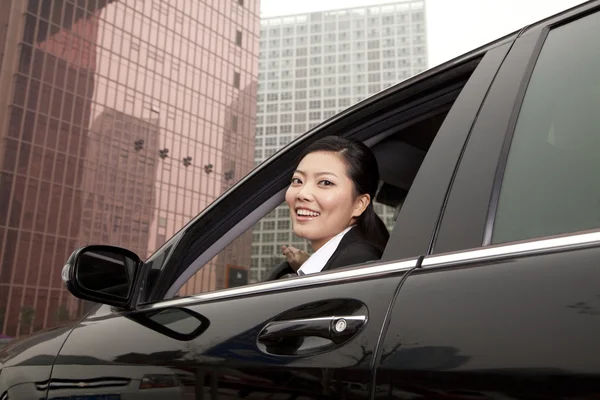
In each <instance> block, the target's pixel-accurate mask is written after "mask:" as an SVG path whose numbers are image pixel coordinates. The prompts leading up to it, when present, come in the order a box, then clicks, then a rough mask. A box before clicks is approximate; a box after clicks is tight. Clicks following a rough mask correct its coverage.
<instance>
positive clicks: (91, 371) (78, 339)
mask: <svg viewBox="0 0 600 400" xmlns="http://www.w3.org/2000/svg"><path fill="white" fill-rule="evenodd" d="M508 47H509V43H508V42H507V43H504V42H502V43H498V44H497V48H498V51H497V52H492V51H490V53H489V54H485V52H481V53H478V54H475V55H470V56H468V57H466V58H465V59H462V60H458V61H457V62H456V65H453V66H452V68H449V71H447V72H439V71H438V72H436V73H435V74H432V76H435V79H422V80H421V85H419V84H414V85H407V87H408V88H409V89H407V90H405V91H404V92H403V93H399V94H394V95H393V96H391V95H387V94H384V95H382V96H380V97H377V96H376V97H375V98H374V99H373V100H372V102H371V103H368V104H365V105H364V106H363V107H362V108H360V109H358V110H349V111H348V112H347V113H346V114H342V115H341V116H340V117H339V119H337V120H335V121H333V122H332V123H331V124H325V125H324V126H323V127H322V130H321V131H318V132H317V133H315V134H313V135H307V136H306V137H305V138H303V139H301V140H300V141H298V142H296V143H294V145H293V146H291V147H289V148H286V149H284V150H283V151H282V152H281V153H279V154H278V155H277V156H276V157H275V158H274V159H272V160H271V161H270V162H267V163H266V164H265V166H263V167H259V168H258V170H257V171H256V172H255V173H253V174H251V175H250V176H248V177H247V178H245V179H244V180H242V181H241V182H240V184H239V185H237V186H236V188H235V189H234V190H233V191H231V192H230V193H228V194H227V195H226V196H224V197H223V198H222V199H220V200H219V201H217V202H216V203H215V204H214V205H213V206H211V207H210V208H209V209H208V210H206V211H205V212H204V213H203V214H202V215H201V216H199V217H198V218H197V219H196V220H194V221H192V222H191V223H190V224H189V225H188V226H187V227H185V228H184V229H183V230H182V231H181V232H180V233H179V234H177V235H176V236H175V237H173V238H172V239H171V240H170V241H169V242H168V243H166V244H165V245H164V246H163V247H162V248H161V249H160V250H159V251H158V252H157V253H156V254H155V255H153V256H152V257H151V258H150V259H149V260H147V261H146V263H145V271H146V272H145V273H146V274H147V275H146V277H145V278H144V279H142V280H143V282H144V284H143V287H142V288H141V292H140V293H141V294H140V299H139V304H138V305H137V306H136V307H135V309H133V310H118V309H113V308H111V307H109V306H106V305H105V306H101V307H99V308H97V309H95V310H94V311H93V312H92V313H91V314H90V315H89V316H88V317H87V318H86V319H85V320H84V321H82V322H81V323H80V324H79V325H78V326H77V327H76V328H75V329H74V330H73V332H72V333H71V334H70V336H69V338H68V340H67V342H66V343H65V345H64V346H63V347H62V349H61V352H60V354H59V356H58V357H57V360H56V363H55V365H54V368H53V371H52V379H51V382H50V383H49V388H50V389H49V396H48V398H50V399H60V398H65V397H69V396H80V397H81V396H88V398H93V396H96V395H97V396H100V395H102V396H105V397H104V398H115V399H117V398H144V399H149V398H153V397H155V398H164V397H170V398H213V399H217V398H225V399H227V398H231V399H238V398H250V399H251V398H265V397H269V396H271V397H273V398H310V399H313V398H319V399H327V398H331V399H340V398H348V399H350V398H356V399H367V398H370V396H371V390H372V387H373V385H372V383H373V380H372V376H373V371H374V365H375V358H374V357H375V354H377V346H378V345H379V344H380V338H381V332H382V327H383V326H384V324H385V321H386V316H387V315H388V313H389V310H390V304H391V303H392V300H393V298H394V296H395V295H396V293H397V290H398V289H399V287H400V286H401V283H402V282H403V280H404V279H405V276H406V275H407V273H408V272H409V271H411V270H414V269H415V268H416V267H417V266H418V264H419V263H420V262H421V261H422V257H420V256H418V255H415V256H406V257H405V256H401V255H395V252H397V251H398V249H399V248H402V249H407V246H406V244H405V243H403V242H402V238H405V237H407V236H408V234H409V232H418V234H417V235H415V237H413V238H412V241H411V244H412V245H414V246H415V248H418V249H424V250H425V251H427V249H428V248H429V247H430V245H431V242H432V238H433V233H434V229H435V227H436V225H437V222H438V220H439V217H440V213H441V205H442V204H443V201H444V199H445V197H446V192H447V190H448V188H449V187H450V182H451V179H452V176H453V171H454V169H455V167H456V165H457V163H458V159H459V156H460V153H461V152H462V149H463V147H464V144H465V141H466V138H467V134H468V128H467V129H466V130H458V131H457V130H456V128H457V126H460V124H463V125H465V124H466V125H469V126H470V124H472V119H471V120H468V121H465V119H466V118H467V117H469V118H474V116H475V115H476V113H477V111H478V109H479V106H480V102H481V100H482V99H483V98H484V97H485V94H486V92H487V88H488V85H489V82H490V81H491V79H492V78H493V76H494V74H495V72H496V70H497V68H498V67H499V65H500V64H501V62H502V59H503V57H504V55H505V54H506V51H507V49H508ZM436 85H438V86H440V85H441V86H443V87H440V88H436ZM463 93H464V95H463ZM386 96H387V97H386ZM402 96H405V97H404V98H403V97H402ZM456 96H458V99H457V98H456ZM398 104H400V105H401V108H400V109H401V111H399V112H398V113H396V114H395V111H393V110H396V109H398ZM434 106H435V107H437V109H435V108H434ZM390 107H392V108H393V109H391V108H390ZM448 109H450V112H448ZM440 110H441V111H442V112H444V113H447V117H446V118H445V120H444V121H443V122H444V123H443V124H442V127H441V128H440V129H439V131H438V130H437V128H436V130H435V131H433V132H431V133H432V135H431V137H432V140H433V137H434V136H435V140H433V144H432V145H431V148H430V149H429V151H428V152H427V155H426V157H425V159H424V161H423V164H422V165H421V167H420V169H419V173H418V176H417V178H415V179H414V182H413V183H412V186H411V188H410V190H409V192H408V197H407V198H406V203H405V206H406V209H405V206H402V209H401V210H400V213H399V215H398V220H397V222H396V224H395V227H394V230H393V232H392V235H391V238H390V241H389V243H388V246H387V247H386V250H385V252H384V254H383V259H382V260H381V261H378V262H373V263H369V264H366V265H360V266H357V267H354V268H348V269H344V270H340V271H333V272H327V273H321V274H318V275H308V276H303V277H298V278H292V279H285V280H279V281H274V282H263V283H258V284H253V285H247V286H241V287H233V288H228V289H226V290H216V291H209V292H205V293H199V294H194V295H192V296H187V297H181V298H178V297H177V296H174V295H175V294H176V293H178V291H179V290H180V288H181V287H182V286H183V287H188V286H189V285H188V283H189V282H190V280H191V281H194V276H195V274H197V273H198V272H197V271H199V273H201V274H204V273H206V275H204V278H207V279H206V280H208V281H209V282H215V281H218V280H219V279H221V278H222V277H221V278H220V277H219V276H218V274H215V275H211V274H212V273H213V272H216V271H215V270H214V268H213V264H211V262H212V261H211V260H212V259H213V257H215V256H216V255H217V254H218V253H219V252H220V251H221V250H222V249H223V248H224V247H225V245H227V244H230V243H232V240H233V238H235V237H243V236H244V235H245V233H244V232H248V230H249V229H250V228H251V227H252V226H253V224H255V223H256V222H257V221H258V220H259V218H260V216H261V215H265V214H268V213H270V211H271V210H273V209H275V207H276V206H277V205H278V204H279V201H280V200H277V199H280V198H281V196H280V195H281V193H282V192H281V191H282V189H284V188H285V180H286V179H287V178H289V172H290V168H292V166H293V165H294V161H293V160H294V159H295V156H296V155H297V154H298V153H299V152H300V151H301V150H302V149H303V148H304V146H306V145H307V144H308V143H310V142H311V141H312V140H315V139H316V138H318V137H319V136H324V135H326V134H334V133H336V131H335V129H338V132H337V133H338V134H340V132H343V133H344V134H345V135H348V136H351V135H353V134H354V135H356V136H355V137H357V138H359V139H361V140H366V141H369V140H370V139H372V138H374V137H375V136H376V135H377V134H379V133H385V132H387V131H389V130H390V127H394V126H398V127H399V128H398V129H400V128H401V127H402V126H405V125H406V126H412V125H411V124H410V123H409V122H410V121H409V120H408V117H407V116H408V115H410V118H412V119H415V120H420V121H422V120H423V118H424V116H427V117H429V118H432V121H440V122H439V123H441V118H440V115H446V114H440ZM394 118H397V119H394ZM466 125H465V126H466ZM431 126H436V125H435V124H433V125H431ZM436 132H437V136H436V135H435V134H436ZM399 133H400V134H401V136H402V134H403V133H405V132H403V131H402V132H399ZM412 133H413V135H417V134H420V133H423V131H421V130H417V131H413V132H412ZM360 135H362V136H360ZM402 137H403V136H402ZM416 138H417V139H419V137H418V135H417V137H416ZM445 144H451V145H452V146H451V148H448V147H447V146H445ZM384 147H385V146H384ZM432 180H435V182H436V183H437V184H438V185H439V186H438V185H436V186H431V185H430V186H429V188H430V190H427V185H426V182H427V181H432ZM278 196H279V197H278ZM419 205H420V207H418V206H419ZM417 209H418V212H419V213H420V214H419V215H423V216H424V218H423V219H413V220H412V222H411V221H410V220H409V219H408V218H407V216H406V214H407V213H411V214H412V213H415V212H417ZM240 235H241V236H240ZM412 251H414V249H413V250H412ZM202 266H203V267H202ZM200 267H202V268H200ZM224 281H227V280H226V279H225V280H224ZM186 282H187V283H186ZM186 285H187V286H186ZM179 293H181V292H179Z"/></svg>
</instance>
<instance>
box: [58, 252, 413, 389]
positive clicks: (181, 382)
mask: <svg viewBox="0 0 600 400" xmlns="http://www.w3.org/2000/svg"><path fill="white" fill-rule="evenodd" d="M415 265H416V260H415V259H411V260H407V261H403V262H392V263H386V264H369V266H363V267H357V268H352V269H347V270H344V271H339V272H332V273H324V274H319V275H315V276H308V277H302V278H293V279H286V280H281V281H277V282H270V283H264V284H258V285H252V286H246V287H241V288H234V289H230V290H225V291H219V292H213V293H208V294H204V295H199V296H195V297H189V298H180V299H174V300H170V301H164V302H160V303H155V304H154V305H150V306H147V307H146V308H143V309H140V310H137V311H135V312H125V313H118V312H110V311H109V310H107V309H106V308H105V307H103V308H102V309H101V310H99V312H98V313H97V314H96V315H91V316H90V317H89V318H88V319H87V320H85V321H83V322H82V323H81V324H80V325H79V326H78V327H77V328H76V329H75V330H74V331H73V332H72V334H71V336H70V337H69V340H68V341H67V343H65V345H64V347H63V348H62V350H61V352H60V355H59V356H58V358H57V362H56V365H55V366H54V370H53V374H52V381H51V384H50V391H49V393H50V395H49V398H50V399H57V398H64V397H68V396H83V397H79V398H96V397H93V395H96V394H100V393H101V394H103V395H105V396H113V397H106V398H111V399H112V398H115V399H116V398H144V399H150V398H171V399H177V398H181V399H184V398H213V399H216V398H219V399H221V398H225V399H227V398H230V399H238V398H248V399H252V398H264V397H265V396H267V395H269V394H277V395H284V397H283V398H295V397H297V398H308V399H312V398H320V399H323V398H331V399H339V398H356V399H361V398H362V399H367V398H369V391H368V388H369V385H370V381H371V372H372V370H371V365H372V362H373V359H372V358H373V355H374V352H375V346H376V343H377V340H378V338H379V334H380V331H381V327H382V324H383V320H384V316H385V313H386V311H387V309H388V306H389V304H390V303H391V300H392V297H393V295H394V292H395V290H396V288H397V287H398V285H399V284H400V281H401V279H402V278H403V276H404V274H405V272H406V271H408V270H410V269H412V268H413V267H414V266H415ZM85 396H90V397H85ZM136 396H137V397H136ZM153 396H154V397H153Z"/></svg>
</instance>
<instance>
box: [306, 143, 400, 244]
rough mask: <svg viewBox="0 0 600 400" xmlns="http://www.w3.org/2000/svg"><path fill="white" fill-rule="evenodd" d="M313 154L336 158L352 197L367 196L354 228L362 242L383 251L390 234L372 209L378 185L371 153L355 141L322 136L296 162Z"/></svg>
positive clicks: (377, 171) (375, 162)
mask: <svg viewBox="0 0 600 400" xmlns="http://www.w3.org/2000/svg"><path fill="white" fill-rule="evenodd" d="M317 151H327V152H332V153H336V154H338V155H339V156H340V157H341V158H342V160H343V161H344V163H345V164H346V168H347V173H348V176H349V177H350V179H351V180H352V182H353V183H354V190H355V192H356V195H361V194H368V195H370V196H371V201H370V202H369V205H368V207H367V208H366V210H365V211H364V212H363V213H362V214H361V215H360V216H359V217H358V218H357V219H356V228H358V230H359V232H360V233H361V235H362V236H363V237H364V238H365V239H367V240H368V241H370V242H372V243H373V245H375V246H376V247H377V248H378V249H379V250H380V251H383V250H384V249H385V245H386V244H387V241H388V239H389V237H390V234H389V232H388V230H387V228H386V226H385V224H384V223H383V221H382V220H381V218H379V216H378V215H377V214H376V213H375V209H374V208H373V199H374V198H375V194H376V193H377V186H378V185H379V166H378V165H377V159H376V158H375V156H374V155H373V152H372V151H371V149H369V148H368V147H367V146H366V145H365V144H364V143H362V142H359V141H357V140H351V139H345V138H342V137H339V136H326V137H324V138H322V139H319V140H317V141H316V142H314V143H313V144H311V145H310V146H308V148H306V150H304V152H302V154H301V155H300V158H299V159H298V160H299V162H300V160H302V159H303V158H304V157H305V156H306V155H308V154H310V153H314V152H317Z"/></svg>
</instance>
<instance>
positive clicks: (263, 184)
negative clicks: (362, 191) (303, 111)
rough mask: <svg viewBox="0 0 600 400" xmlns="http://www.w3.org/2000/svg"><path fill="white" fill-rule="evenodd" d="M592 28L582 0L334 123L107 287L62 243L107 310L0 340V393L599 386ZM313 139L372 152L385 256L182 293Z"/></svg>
mask: <svg viewBox="0 0 600 400" xmlns="http://www.w3.org/2000/svg"><path fill="white" fill-rule="evenodd" d="M599 33H600V2H598V1H592V2H589V3H585V4H583V5H581V6H579V7H577V8H574V9H571V10H567V11H565V12H564V13H561V14H560V15H557V16H554V17H551V18H548V19H546V20H543V21H540V22H539V23H536V24H534V25H531V26H529V27H526V28H524V29H522V30H520V31H519V32H515V33H513V34H511V35H508V36H506V37H504V38H501V39H500V40H498V41H495V42H493V43H491V44H489V45H487V46H485V47H483V48H480V49H477V50H475V51H473V52H471V53H469V54H467V55H465V56H463V57H460V58H457V59H455V60H453V61H451V62H448V63H446V64H444V65H442V66H439V67H437V68H434V69H431V70H429V71H427V72H425V73H423V74H421V75H419V76H416V77H414V78H412V79H409V80H407V81H405V82H402V83H400V84H398V85H397V86H395V87H392V88H390V89H388V90H385V91H383V92H381V93H379V94H377V95H375V96H373V97H371V98H369V99H367V100H366V101H364V102H362V103H360V104H357V105H355V106H354V107H351V108H350V109H348V110H346V111H344V112H342V113H340V114H338V115H336V116H335V117H333V118H331V119H330V120H328V121H326V122H324V123H323V124H321V125H320V126H319V127H317V128H315V129H314V130H312V131H310V132H309V133H307V134H306V135H304V136H302V137H301V138H299V139H297V140H296V141H294V142H293V143H292V144H290V145H288V146H287V147H285V148H284V149H282V150H281V151H280V152H279V153H277V154H276V155H275V156H274V157H272V158H271V159H269V160H268V161H267V162H265V163H264V164H263V165H261V166H259V167H258V168H257V169H256V170H255V171H253V172H252V173H251V174H249V175H248V176H247V177H245V178H244V179H243V180H242V181H240V182H239V183H238V184H237V185H236V186H235V187H234V188H232V189H231V190H230V191H229V192H227V193H226V194H224V195H223V196H222V197H221V198H220V199H218V200H217V201H216V202H215V203H214V204H212V205H211V206H210V207H208V208H207V209H206V210H205V211H203V212H202V213H201V214H200V215H199V216H198V217H197V218H195V219H194V220H193V221H191V222H190V223H189V224H188V225H187V226H186V227H184V228H183V229H182V230H181V231H180V232H179V233H177V234H176V235H175V236H174V237H173V238H171V239H170V240H169V241H168V242H167V243H166V244H165V245H164V246H163V247H162V248H161V249H159V250H158V251H157V252H156V253H155V254H154V255H153V256H152V257H150V259H148V260H146V261H145V262H143V263H142V262H141V261H139V260H137V259H136V258H135V255H130V256H129V257H130V258H129V259H130V261H132V268H131V271H133V272H132V274H131V275H130V276H128V277H127V278H126V280H125V281H122V282H118V284H117V283H115V284H114V285H113V286H115V287H116V286H117V285H121V286H119V288H120V289H119V291H114V292H112V293H111V294H107V292H106V291H104V292H102V290H103V289H106V288H110V287H111V285H112V284H111V279H113V278H112V277H111V276H110V275H107V276H105V277H104V278H102V279H104V281H103V282H107V285H106V286H104V287H102V288H96V290H95V291H94V290H87V291H86V290H84V288H82V286H81V285H79V284H78V283H77V279H79V278H78V276H77V273H76V267H77V262H78V260H79V259H80V257H81V253H75V254H74V256H73V258H72V259H71V260H70V263H71V264H68V265H69V266H68V267H67V268H66V269H65V272H64V279H65V281H66V282H68V283H69V284H70V285H71V286H70V287H71V289H72V291H73V292H74V293H75V294H76V295H78V296H80V297H82V298H86V299H91V300H95V301H99V302H103V303H105V304H104V305H101V306H98V307H96V308H94V309H93V311H92V312H90V313H89V315H87V316H86V317H85V318H84V319H83V320H81V321H80V322H78V323H77V324H75V325H74V326H70V327H64V328H56V329H54V330H51V331H48V332H44V333H42V334H38V335H36V336H33V337H30V338H27V339H24V340H23V341H20V342H16V343H13V344H11V345H9V346H8V347H6V348H4V349H1V350H0V399H2V400H6V399H34V398H35V399H44V398H48V399H64V398H69V399H74V398H78V399H80V398H85V399H128V398H145V399H151V398H172V399H176V398H182V399H183V398H196V399H208V398H210V399H241V398H244V399H258V398H261V399H262V398H273V399H275V398H281V399H373V398H386V399H598V398H600V340H599V338H600V232H599V231H598V229H599V228H600V183H599V182H600V180H599V179H598V176H600V175H599V174H600V79H598V71H600V46H598V44H597V41H598V39H597V38H598V35H599ZM327 135H342V136H345V137H351V138H355V139H359V140H363V141H365V143H367V144H368V145H369V146H371V148H372V149H373V151H374V153H375V154H376V156H377V158H378V161H379V164H380V169H381V180H382V181H383V186H382V187H383V188H386V190H382V191H381V192H380V196H381V197H382V201H385V202H386V204H390V205H397V206H398V208H399V212H398V216H397V219H396V222H395V226H394V229H393V231H392V233H391V237H390V240H389V243H388V245H387V247H386V249H385V252H384V254H383V257H382V259H381V260H380V261H378V262H373V263H369V264H367V265H358V266H354V267H351V268H347V269H342V270H337V271H333V272H328V273H322V274H316V275H309V276H303V277H298V278H293V279H285V280H279V281H273V282H263V283H258V284H253V285H247V286H241V287H234V288H229V289H225V290H218V291H213V292H209V293H200V294H198V295H194V296H191V297H182V298H179V297H177V296H176V294H177V292H178V290H179V288H181V286H182V285H183V284H185V282H186V281H187V280H188V279H189V278H190V277H191V276H193V274H194V273H196V272H197V271H198V269H199V268H201V267H202V266H203V265H205V264H207V263H208V262H209V261H210V260H211V259H212V258H213V257H214V256H215V255H217V254H218V253H219V252H220V251H221V249H223V248H224V247H225V246H226V245H227V244H228V243H230V242H232V241H233V240H234V239H235V238H236V237H238V236H239V235H241V234H242V233H243V232H245V231H246V230H247V229H249V228H250V227H252V225H253V224H255V223H256V222H257V221H259V220H260V219H261V218H262V217H263V216H265V215H266V214H268V213H269V212H270V211H271V210H272V209H274V208H275V207H276V206H277V205H278V204H280V203H281V201H282V198H283V193H284V191H285V188H286V185H287V182H288V179H289V176H290V173H291V169H292V168H293V166H294V161H295V158H296V156H297V155H298V154H299V152H301V151H302V150H303V149H304V148H306V146H307V145H309V144H310V143H312V142H313V141H314V140H316V139H318V138H320V137H323V136H327ZM107 249H108V248H106V249H105V250H107ZM114 251H115V252H119V251H120V250H117V249H115V250H114ZM122 254H125V253H122ZM78 257H79V258H78ZM98 279H100V278H98ZM115 279H116V278H115ZM115 282H116V280H115ZM84 286H85V285H84ZM123 290H124V291H123ZM119 293H121V295H119ZM341 319H343V320H344V325H343V326H344V327H346V329H345V330H342V332H337V331H336V330H335V327H336V326H337V324H338V323H339V321H340V320H341Z"/></svg>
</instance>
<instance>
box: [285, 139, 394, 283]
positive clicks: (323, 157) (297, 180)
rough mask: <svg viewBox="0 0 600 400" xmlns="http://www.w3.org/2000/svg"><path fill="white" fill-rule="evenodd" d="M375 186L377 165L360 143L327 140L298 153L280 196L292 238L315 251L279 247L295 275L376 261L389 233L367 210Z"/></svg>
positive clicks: (370, 206)
mask: <svg viewBox="0 0 600 400" xmlns="http://www.w3.org/2000/svg"><path fill="white" fill-rule="evenodd" d="M378 182H379V169H378V166H377V160H376V159H375V156H374V155H373V153H372V152H371V150H370V149H369V148H368V147H367V146H366V145H364V144H363V143H361V142H358V141H351V140H348V139H344V138H341V137H336V136H329V137H326V138H323V139H321V140H319V141H317V142H315V143H314V144H313V145H312V146H310V147H309V148H308V149H307V150H306V151H305V152H304V154H303V155H302V156H301V157H300V163H299V164H298V167H297V168H296V171H295V172H294V174H293V176H292V179H291V183H290V186H289V188H288V190H287V192H286V195H285V201H286V203H287V205H288V207H289V209H290V216H291V219H292V224H293V230H294V233H295V234H296V235H297V236H299V237H301V238H304V239H307V240H309V241H310V244H311V247H312V249H313V251H315V253H314V254H313V255H312V256H311V257H308V255H307V254H306V253H304V252H302V251H299V250H298V249H295V248H293V247H285V246H284V247H283V253H284V255H285V256H286V258H287V261H288V263H289V264H290V266H291V267H292V268H293V269H294V270H295V271H297V272H298V274H299V275H304V274H310V273H316V272H321V271H324V270H330V269H335V268H340V267H344V266H348V265H352V264H357V263H364V262H368V261H373V260H378V259H379V258H381V254H382V252H383V249H384V247H385V245H386V243H387V240H388V238H389V233H388V230H387V228H386V227H385V224H384V223H383V221H382V220H381V219H380V218H379V216H377V214H375V210H374V208H373V203H372V199H373V198H374V196H375V193H376V191H377V184H378Z"/></svg>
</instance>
